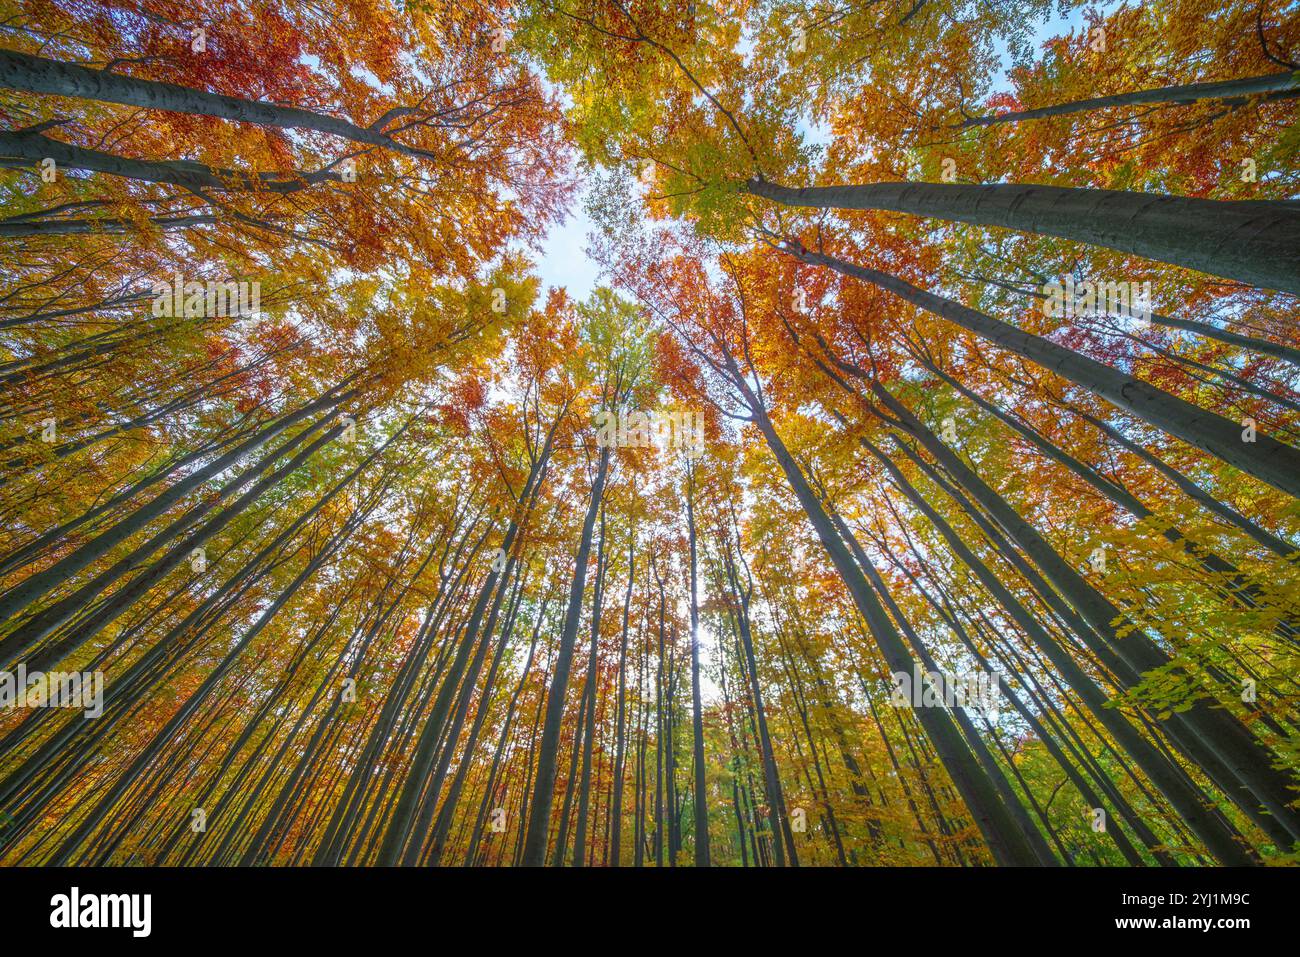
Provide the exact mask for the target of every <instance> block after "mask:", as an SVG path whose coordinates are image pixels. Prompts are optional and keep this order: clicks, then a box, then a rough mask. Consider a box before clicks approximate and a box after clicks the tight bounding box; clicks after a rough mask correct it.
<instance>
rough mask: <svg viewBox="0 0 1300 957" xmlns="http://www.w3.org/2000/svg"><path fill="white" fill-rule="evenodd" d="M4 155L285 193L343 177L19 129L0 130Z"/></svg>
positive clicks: (158, 179)
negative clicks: (222, 165) (94, 145)
mask: <svg viewBox="0 0 1300 957" xmlns="http://www.w3.org/2000/svg"><path fill="white" fill-rule="evenodd" d="M0 156H11V157H18V158H22V159H27V160H31V161H32V162H35V163H39V162H40V161H41V160H43V159H46V158H49V159H53V160H54V161H55V162H56V163H58V165H59V166H60V167H62V168H64V169H78V170H85V171H86V172H91V173H107V174H108V175H110V176H120V177H122V178H124V179H133V180H139V181H140V182H144V183H168V184H171V185H173V186H180V187H182V188H183V189H188V190H206V189H211V190H231V189H237V190H252V191H258V192H267V193H280V194H285V193H296V192H297V191H298V190H301V189H306V188H307V187H308V186H311V185H313V184H315V183H319V182H324V181H326V180H333V181H335V182H342V180H343V177H342V176H341V175H340V174H338V173H335V172H333V171H331V170H328V169H322V170H316V171H314V172H311V173H306V172H301V171H298V170H291V171H289V172H285V173H256V174H249V173H243V172H239V171H237V170H228V169H214V168H212V167H210V166H205V165H203V164H202V163H196V162H194V161H192V160H150V159H136V158H134V157H130V156H118V155H116V154H114V153H105V152H102V151H100V150H95V149H90V148H89V147H85V146H76V145H74V144H71V143H64V142H61V141H60V140H56V139H51V138H50V137H48V136H44V135H42V134H40V133H25V132H23V131H21V130H19V131H0Z"/></svg>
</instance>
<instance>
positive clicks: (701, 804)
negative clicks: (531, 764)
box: [686, 463, 709, 867]
mask: <svg viewBox="0 0 1300 957" xmlns="http://www.w3.org/2000/svg"><path fill="white" fill-rule="evenodd" d="M686 530H687V539H688V541H689V543H690V565H691V568H690V576H691V706H692V729H693V731H694V766H695V787H694V794H693V797H694V802H695V866H696V867H708V866H709V804H708V794H707V792H706V791H705V783H704V770H705V769H704V715H703V707H702V706H701V704H700V596H699V587H698V583H697V578H698V576H697V575H696V537H695V466H694V464H693V463H688V464H687V466H686Z"/></svg>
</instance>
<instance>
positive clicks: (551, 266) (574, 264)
mask: <svg viewBox="0 0 1300 957" xmlns="http://www.w3.org/2000/svg"><path fill="white" fill-rule="evenodd" d="M1117 5H1118V3H1117V0H1109V2H1106V3H1102V4H1100V5H1099V8H1100V9H1101V10H1102V11H1108V10H1109V9H1111V8H1112V7H1114V6H1117ZM1082 23H1083V11H1082V10H1081V9H1079V8H1075V9H1073V10H1070V11H1069V12H1068V13H1067V14H1066V15H1065V16H1053V17H1051V18H1050V19H1048V20H1047V21H1046V22H1044V23H1039V24H1035V25H1034V40H1033V42H1034V47H1035V50H1037V49H1038V48H1039V47H1040V45H1041V44H1042V42H1043V41H1044V40H1047V39H1048V38H1050V37H1054V36H1060V35H1062V34H1065V33H1068V32H1069V31H1070V30H1071V29H1077V28H1079V27H1080V26H1081V25H1082ZM997 49H998V52H999V54H1001V55H1002V57H1003V66H1004V67H1005V66H1007V65H1008V63H1007V58H1006V56H1005V45H1004V44H1002V43H1001V42H998V44H997ZM1006 86H1007V84H1006V80H1005V73H1004V74H1003V77H1002V78H1001V79H1000V81H999V82H998V83H996V84H995V87H998V88H1006ZM800 132H801V133H803V134H804V136H805V139H806V141H808V142H813V143H823V144H824V143H825V142H827V131H825V130H824V129H819V128H816V127H809V126H808V125H807V124H806V123H805V124H801V126H800ZM584 198H585V193H584V192H583V191H582V190H579V191H578V192H577V193H576V194H575V196H574V199H573V203H572V205H571V206H570V208H569V215H568V217H567V219H565V221H564V223H563V224H561V225H559V226H556V227H553V228H552V229H551V231H550V232H549V233H548V234H547V236H546V239H545V241H544V242H543V244H542V252H541V255H540V256H539V257H538V262H537V274H538V275H539V276H540V277H541V279H542V286H543V289H545V288H547V287H550V286H562V287H564V288H566V289H568V291H569V295H570V296H572V297H573V298H574V299H578V300H581V299H585V298H586V297H587V295H588V294H589V293H590V292H591V290H592V289H594V288H595V287H596V286H597V285H599V283H600V270H599V268H598V267H597V265H596V264H595V263H594V262H592V261H591V260H590V259H589V258H588V257H587V253H586V247H587V235H588V233H590V232H591V230H592V229H593V228H594V225H593V223H592V221H591V219H590V218H589V217H588V216H587V213H586V210H585V208H584V203H583V200H584Z"/></svg>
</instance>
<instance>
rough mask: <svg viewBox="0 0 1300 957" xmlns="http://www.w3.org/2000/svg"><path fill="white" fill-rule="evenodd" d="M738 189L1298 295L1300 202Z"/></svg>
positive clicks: (942, 189) (1009, 188)
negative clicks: (1069, 247)
mask: <svg viewBox="0 0 1300 957" xmlns="http://www.w3.org/2000/svg"><path fill="white" fill-rule="evenodd" d="M744 189H745V190H746V191H747V192H749V193H751V194H753V195H754V196H760V197H762V198H764V199H770V200H772V201H774V202H777V203H780V204H781V205H783V206H802V207H810V208H813V209H866V210H890V211H893V212H899V213H910V214H911V215H913V216H924V217H930V218H934V219H942V220H946V221H948V222H958V223H971V224H973V225H976V226H998V227H1001V228H1003V229H1014V230H1018V231H1020V232H1028V233H1036V234H1038V235H1041V236H1057V237H1060V238H1061V239H1068V240H1071V241H1073V242H1080V243H1088V244H1090V245H1093V246H1104V247H1106V248H1107V249H1115V250H1118V251H1119V252H1122V253H1129V254H1131V255H1135V256H1142V257H1144V258H1146V259H1154V260H1156V261H1157V262H1164V263H1170V264H1172V265H1175V266H1182V267H1184V268H1187V269H1195V270H1199V271H1200V272H1203V273H1208V274H1209V275H1211V276H1222V277H1225V278H1227V279H1235V280H1237V281H1239V282H1244V283H1247V284H1249V285H1251V286H1257V287H1259V288H1261V289H1277V290H1280V291H1282V292H1289V293H1293V294H1300V202H1296V201H1293V200H1283V201H1266V200H1213V199H1194V198H1190V197H1185V196H1164V195H1160V194H1156V193H1129V192H1122V191H1120V190H1110V189H1074V188H1069V187H1063V186H1034V185H1027V184H1022V183H993V184H989V185H966V184H964V183H871V184H867V185H862V186H809V187H804V188H793V187H789V186H781V185H778V184H776V183H769V182H766V181H764V180H759V179H751V180H749V181H748V182H746V183H745V185H744Z"/></svg>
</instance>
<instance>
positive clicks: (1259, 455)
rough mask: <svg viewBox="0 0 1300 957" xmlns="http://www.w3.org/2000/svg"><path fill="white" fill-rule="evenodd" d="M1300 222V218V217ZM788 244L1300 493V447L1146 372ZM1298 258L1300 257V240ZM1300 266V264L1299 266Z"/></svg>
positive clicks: (807, 258) (809, 259)
mask: <svg viewBox="0 0 1300 957" xmlns="http://www.w3.org/2000/svg"><path fill="white" fill-rule="evenodd" d="M1297 222H1298V224H1300V220H1297ZM786 251H787V252H789V253H790V255H792V256H794V257H795V258H797V259H800V260H801V261H803V262H806V263H809V264H810V265H819V266H826V267H827V268H829V269H834V270H835V271H836V272H839V273H842V274H843V275H846V276H852V277H854V278H856V279H862V280H864V281H865V282H869V283H871V284H872V285H874V286H877V287H879V288H881V289H884V290H885V291H887V292H892V293H894V294H895V295H897V296H899V297H900V298H902V299H904V300H906V301H908V302H910V303H912V304H913V305H916V306H919V307H920V308H922V309H925V310H926V311H927V312H932V313H934V314H935V315H936V316H939V317H940V318H942V319H947V320H948V321H949V322H952V323H954V324H955V325H958V326H961V327H962V328H963V329H968V330H969V331H971V332H973V333H975V334H976V335H977V336H980V337H981V338H983V339H986V340H988V341H989V342H990V343H992V344H993V345H995V346H998V347H999V348H1002V349H1006V350H1007V351H1009V352H1013V353H1015V354H1016V355H1019V356H1022V357H1024V358H1026V359H1028V360H1029V361H1031V362H1033V363H1035V364H1037V365H1039V366H1042V367H1043V368H1045V369H1048V370H1050V371H1052V372H1054V373H1056V374H1057V375H1059V376H1061V377H1062V378H1064V379H1068V380H1069V381H1071V382H1073V383H1075V384H1076V385H1080V386H1082V387H1083V388H1085V389H1088V390H1089V391H1091V392H1093V393H1095V394H1096V395H1098V396H1100V397H1101V398H1103V399H1105V400H1106V401H1107V402H1109V403H1111V404H1112V405H1114V406H1116V407H1117V408H1120V409H1123V410H1124V411H1126V412H1130V413H1132V414H1133V415H1135V416H1137V417H1138V418H1140V419H1142V420H1144V421H1146V422H1150V423H1151V424H1152V425H1154V426H1156V427H1157V428H1160V429H1162V430H1164V431H1165V432H1168V433H1169V434H1170V435H1173V436H1175V437H1177V438H1180V439H1182V440H1183V441H1184V442H1187V443H1188V444H1189V445H1193V446H1195V447H1196V448H1198V449H1201V450H1202V451H1204V452H1208V453H1210V454H1211V455H1215V456H1217V457H1219V458H1221V459H1223V461H1225V462H1227V463H1228V464H1229V465H1233V466H1235V467H1236V468H1239V469H1241V470H1242V471H1243V472H1246V473H1247V474H1249V475H1253V476H1255V477H1256V478H1257V479H1259V480H1260V481H1262V482H1267V483H1268V484H1269V485H1272V486H1273V487H1274V488H1277V489H1280V490H1281V491H1283V492H1286V493H1287V494H1289V495H1291V496H1293V497H1296V498H1300V450H1298V449H1295V448H1293V447H1292V446H1289V445H1286V444H1284V443H1282V442H1279V441H1277V440H1276V439H1274V438H1270V437H1269V436H1267V435H1258V434H1257V435H1256V436H1255V441H1254V442H1245V441H1243V436H1242V431H1243V430H1242V427H1241V426H1240V425H1238V424H1237V423H1235V422H1232V421H1230V420H1229V419H1225V418H1224V417H1223V416H1221V415H1218V414H1216V413H1214V412H1210V411H1208V410H1206V409H1202V408H1200V407H1199V406H1196V405H1193V404H1192V403H1190V402H1187V401H1185V400H1183V399H1180V398H1178V397H1177V396H1174V395H1170V394H1169V393H1167V392H1163V391H1161V390H1160V389H1157V388H1156V387H1155V386H1152V385H1150V384H1148V383H1146V382H1144V381H1142V380H1141V379H1137V378H1134V377H1133V376H1130V375H1128V374H1127V373H1124V372H1121V371H1119V370H1118V369H1114V368H1112V367H1111V366H1108V365H1106V364H1104V363H1101V362H1098V361H1097V360H1096V359H1091V358H1089V357H1088V356H1085V355H1081V354H1079V353H1077V352H1075V351H1074V350H1073V349H1068V348H1066V347H1065V346H1062V345H1058V344H1057V343H1055V342H1052V341H1051V340H1050V339H1045V338H1043V337H1042V336H1036V335H1033V334H1031V333H1028V332H1024V331H1022V330H1020V329H1017V328H1016V327H1015V326H1013V325H1011V324H1010V323H1006V322H1003V321H1001V320H1000V319H994V318H993V317H992V316H988V315H985V314H984V313H982V312H979V311H978V310H975V309H971V308H970V307H969V306H965V305H962V304H961V303H959V302H956V301H955V300H952V299H947V298H945V297H943V296H937V295H935V294H934V293H931V292H926V291H925V290H924V289H919V288H917V287H916V286H913V285H912V284H911V283H909V282H906V281H904V280H902V279H899V278H898V277H897V276H891V275H889V274H888V273H883V272H879V271H878V270H875V269H869V268H867V267H865V266H859V265H856V264H854V263H850V262H845V261H844V260H842V259H836V258H835V257H833V256H827V255H824V254H822V253H814V252H812V251H810V250H806V249H802V248H787V250H786ZM1297 254H1298V255H1297V257H1296V262H1297V263H1300V248H1298V249H1297ZM1297 268H1300V267H1297Z"/></svg>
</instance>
